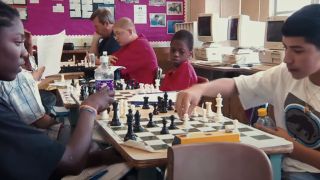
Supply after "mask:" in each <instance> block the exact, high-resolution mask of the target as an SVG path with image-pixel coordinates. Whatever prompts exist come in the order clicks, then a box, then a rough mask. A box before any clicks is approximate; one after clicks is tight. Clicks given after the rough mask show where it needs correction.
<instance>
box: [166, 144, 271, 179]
mask: <svg viewBox="0 0 320 180" xmlns="http://www.w3.org/2000/svg"><path fill="white" fill-rule="evenodd" d="M167 177H168V179H169V180H206V179H210V180H211V179H219V180H231V179H237V180H256V179H259V180H271V179H272V170H271V163H270V160H269V159H268V157H267V155H266V154H265V153H264V152H263V151H262V150H260V149H258V148H256V147H253V146H249V145H246V144H241V143H225V142H219V143H201V144H187V145H176V146H173V147H169V149H168V176H167Z"/></svg>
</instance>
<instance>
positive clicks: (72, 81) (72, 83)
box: [71, 79, 76, 87]
mask: <svg viewBox="0 0 320 180" xmlns="http://www.w3.org/2000/svg"><path fill="white" fill-rule="evenodd" d="M71 86H73V87H76V83H75V82H74V79H72V80H71Z"/></svg>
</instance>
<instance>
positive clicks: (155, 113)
mask: <svg viewBox="0 0 320 180" xmlns="http://www.w3.org/2000/svg"><path fill="white" fill-rule="evenodd" d="M153 107H154V108H153V112H152V114H153V115H158V114H159V110H158V108H157V104H154V105H153Z"/></svg>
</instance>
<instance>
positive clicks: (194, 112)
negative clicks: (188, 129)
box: [192, 107, 199, 117]
mask: <svg viewBox="0 0 320 180" xmlns="http://www.w3.org/2000/svg"><path fill="white" fill-rule="evenodd" d="M192 116H193V117H198V116H199V114H198V111H197V107H195V108H194V109H193V111H192Z"/></svg>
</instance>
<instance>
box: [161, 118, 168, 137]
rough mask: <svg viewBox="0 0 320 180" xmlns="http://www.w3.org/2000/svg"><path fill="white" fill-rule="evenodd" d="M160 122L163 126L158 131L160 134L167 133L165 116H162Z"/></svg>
mask: <svg viewBox="0 0 320 180" xmlns="http://www.w3.org/2000/svg"><path fill="white" fill-rule="evenodd" d="M162 124H163V127H162V129H161V131H160V134H169V130H168V128H167V126H166V124H167V120H166V118H165V117H163V118H162Z"/></svg>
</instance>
